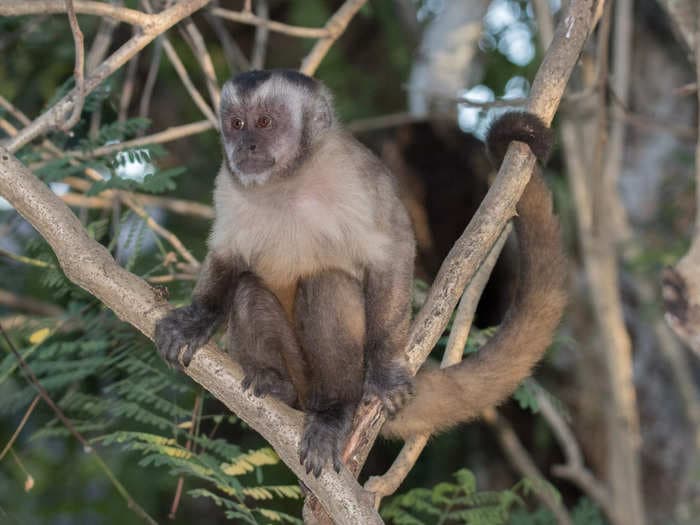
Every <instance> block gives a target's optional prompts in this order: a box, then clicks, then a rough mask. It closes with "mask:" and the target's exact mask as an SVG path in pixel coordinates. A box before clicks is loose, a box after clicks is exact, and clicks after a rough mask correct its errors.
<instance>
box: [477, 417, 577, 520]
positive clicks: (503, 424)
mask: <svg viewBox="0 0 700 525" xmlns="http://www.w3.org/2000/svg"><path fill="white" fill-rule="evenodd" d="M483 418H484V420H485V421H486V423H488V425H489V426H490V427H491V429H492V430H493V431H494V432H495V433H496V437H497V438H498V441H499V442H500V444H501V448H502V449H503V450H504V452H505V453H506V456H508V459H509V460H510V462H511V464H512V465H513V467H515V469H516V470H517V471H518V472H519V473H520V475H521V476H523V477H526V478H529V479H545V477H544V475H543V474H542V472H541V471H540V469H539V468H537V465H536V464H535V461H534V460H533V459H532V457H531V456H530V454H528V451H527V449H526V448H525V447H524V446H523V444H522V442H521V441H520V439H519V438H518V434H517V433H516V432H515V429H514V428H513V425H511V424H510V422H509V421H508V420H507V419H506V418H504V417H503V416H502V415H501V414H499V413H498V411H497V410H496V409H494V408H489V409H486V410H485V411H484V413H483ZM534 492H535V497H536V498H537V499H539V500H540V501H541V502H542V504H543V505H545V506H546V507H547V508H548V509H549V510H551V511H552V514H554V516H555V517H556V519H557V523H558V524H559V525H573V523H574V521H573V519H572V518H571V516H570V515H569V513H568V512H567V510H566V507H564V505H562V503H561V501H560V499H559V498H557V497H555V496H554V495H553V494H552V493H551V492H550V491H547V490H544V491H541V490H536V491H534Z"/></svg>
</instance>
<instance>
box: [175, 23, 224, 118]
mask: <svg viewBox="0 0 700 525" xmlns="http://www.w3.org/2000/svg"><path fill="white" fill-rule="evenodd" d="M180 30H181V32H182V34H183V35H184V36H186V37H187V38H186V41H187V43H188V44H189V46H190V49H191V50H192V53H194V56H195V58H196V59H197V62H199V67H201V68H202V73H204V80H205V81H206V83H207V91H209V98H210V99H211V104H212V106H213V107H214V110H215V113H217V114H218V113H219V99H220V97H221V93H220V91H219V81H218V80H217V79H216V71H215V70H214V63H213V62H212V60H211V56H210V55H209V51H207V46H206V44H205V42H204V37H203V36H202V33H200V32H199V29H197V25H196V24H195V23H194V21H193V20H192V19H191V18H188V19H187V20H185V21H184V23H183V26H182V27H180Z"/></svg>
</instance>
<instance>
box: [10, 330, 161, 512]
mask: <svg viewBox="0 0 700 525" xmlns="http://www.w3.org/2000/svg"><path fill="white" fill-rule="evenodd" d="M0 333H1V334H2V337H3V339H4V340H5V343H6V344H7V347H8V348H9V350H10V352H12V354H14V356H15V358H16V359H17V362H18V363H19V366H20V367H21V368H22V371H23V372H24V374H25V375H26V376H27V380H28V381H29V383H31V384H32V386H34V388H35V389H36V391H37V392H38V393H39V396H40V397H41V399H43V400H44V402H45V403H46V404H47V405H48V406H49V408H51V410H52V411H53V413H54V414H55V415H56V417H57V418H58V419H59V421H61V423H63V426H65V427H66V429H67V430H68V432H70V433H71V434H72V435H73V437H74V438H75V439H76V440H77V441H78V443H80V444H81V445H82V447H83V452H85V453H86V454H91V455H92V456H93V457H94V459H95V462H96V463H97V465H98V466H99V468H100V470H102V472H103V473H104V474H105V475H106V476H107V478H108V479H109V480H110V481H111V482H112V485H113V486H114V488H115V489H116V490H117V492H119V494H120V495H121V496H122V498H123V499H124V501H126V503H127V506H128V507H129V508H130V509H131V510H133V511H134V513H135V514H136V515H137V516H139V517H140V518H141V519H142V520H144V521H145V522H147V523H150V524H151V525H158V524H157V522H156V520H154V519H153V518H151V516H149V515H148V513H147V512H146V511H145V510H144V509H143V508H142V507H141V506H140V505H139V504H138V503H136V500H134V498H132V497H131V494H129V492H128V491H127V490H126V488H125V487H124V485H122V484H121V482H120V481H119V480H118V479H117V478H116V477H115V475H114V473H113V472H112V471H111V470H110V468H109V467H108V466H107V464H106V463H105V462H104V461H103V460H102V458H101V457H100V455H99V454H98V453H97V451H96V450H95V449H94V448H93V447H92V446H91V445H90V443H88V441H87V440H86V439H85V438H84V437H83V435H82V434H81V433H80V432H78V431H77V430H76V428H75V427H74V426H73V423H72V421H71V420H70V419H68V418H67V417H66V415H65V414H64V413H63V410H61V409H60V408H59V407H58V405H56V403H54V401H53V399H52V398H51V396H50V395H49V393H48V392H47V391H46V389H45V388H44V387H43V385H42V384H41V382H40V381H39V379H38V378H37V377H36V375H35V374H34V371H33V370H32V369H31V368H30V367H29V365H28V364H27V362H26V361H25V360H24V358H23V357H22V354H20V353H19V350H17V347H16V346H15V345H14V343H13V342H12V340H11V339H10V336H9V335H8V334H7V332H6V331H5V329H4V328H3V327H2V325H1V324H0Z"/></svg>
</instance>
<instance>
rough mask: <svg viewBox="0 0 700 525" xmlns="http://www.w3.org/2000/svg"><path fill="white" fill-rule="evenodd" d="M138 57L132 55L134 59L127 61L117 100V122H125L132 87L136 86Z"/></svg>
mask: <svg viewBox="0 0 700 525" xmlns="http://www.w3.org/2000/svg"><path fill="white" fill-rule="evenodd" d="M139 56H140V55H134V58H132V59H131V60H129V63H128V64H127V66H126V77H125V78H124V85H123V86H122V96H121V97H120V98H119V112H118V113H117V121H118V122H125V121H126V118H127V116H128V113H129V106H130V105H131V97H132V95H133V94H134V85H135V84H136V73H137V72H138V67H139Z"/></svg>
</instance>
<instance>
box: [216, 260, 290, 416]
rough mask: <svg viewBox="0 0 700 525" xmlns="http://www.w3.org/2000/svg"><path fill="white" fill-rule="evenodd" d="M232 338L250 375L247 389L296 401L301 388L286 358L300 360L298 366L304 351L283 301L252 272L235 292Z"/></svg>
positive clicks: (262, 395)
mask: <svg viewBox="0 0 700 525" xmlns="http://www.w3.org/2000/svg"><path fill="white" fill-rule="evenodd" d="M229 339H230V341H231V346H230V348H232V349H233V356H234V358H235V359H237V360H238V362H239V363H240V364H241V366H242V367H243V371H244V372H245V374H246V375H245V378H244V379H243V388H244V389H248V388H252V389H253V393H254V394H255V395H256V396H259V397H264V396H266V395H268V394H270V395H272V396H275V397H276V398H278V399H281V400H282V401H284V402H285V403H287V404H289V405H292V404H294V402H295V400H296V398H297V391H296V389H295V387H294V384H293V383H292V375H291V374H290V370H289V369H288V367H287V363H286V361H287V360H290V361H294V360H295V359H296V361H295V362H294V363H292V364H293V365H294V366H295V367H296V368H295V369H298V368H299V366H298V362H299V361H300V360H303V354H302V353H301V349H300V348H299V343H298V342H297V340H296V336H295V335H294V330H293V329H292V326H291V324H290V322H289V321H288V320H287V317H286V315H285V313H284V309H283V308H282V305H281V304H280V302H279V300H278V299H277V297H275V295H274V294H273V293H272V292H271V291H270V290H269V289H268V288H267V287H266V286H265V285H264V284H263V282H262V281H261V280H260V278H258V277H257V276H256V275H254V274H252V273H249V272H246V273H244V274H242V275H241V277H240V278H239V281H238V285H237V286H236V291H235V292H234V296H233V305H232V308H231V318H230V321H229Z"/></svg>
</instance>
